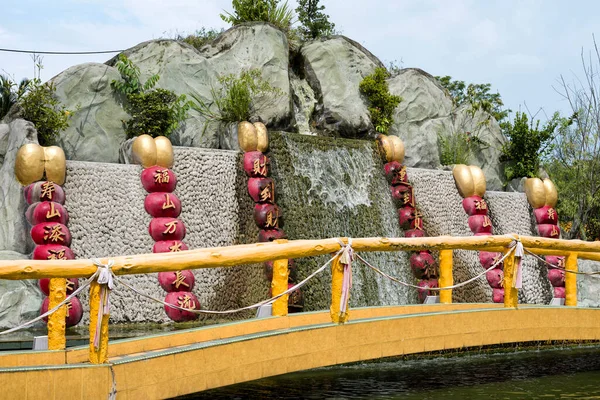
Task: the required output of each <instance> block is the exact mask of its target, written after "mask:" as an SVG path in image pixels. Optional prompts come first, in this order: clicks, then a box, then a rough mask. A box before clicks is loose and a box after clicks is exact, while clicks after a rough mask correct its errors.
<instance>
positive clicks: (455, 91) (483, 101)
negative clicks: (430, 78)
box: [435, 75, 510, 124]
mask: <svg viewBox="0 0 600 400" xmlns="http://www.w3.org/2000/svg"><path fill="white" fill-rule="evenodd" d="M435 78H436V79H437V80H438V81H439V82H440V83H441V84H442V86H443V87H444V88H445V89H446V90H448V94H449V95H450V97H452V102H453V103H454V106H455V107H460V106H462V105H464V104H470V105H471V107H472V108H473V110H474V111H477V110H479V109H481V110H483V111H486V112H488V113H489V114H491V115H492V116H493V117H494V118H495V119H496V121H498V123H500V124H501V123H502V122H503V121H504V119H505V118H506V117H507V116H508V114H509V113H510V110H505V109H503V107H504V103H503V102H502V97H501V96H500V93H498V92H496V93H491V90H492V85H491V84H489V83H469V84H468V85H467V84H466V83H465V82H464V81H453V80H452V77H451V76H448V75H446V76H436V77H435Z"/></svg>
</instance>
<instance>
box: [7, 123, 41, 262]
mask: <svg viewBox="0 0 600 400" xmlns="http://www.w3.org/2000/svg"><path fill="white" fill-rule="evenodd" d="M0 132H4V133H3V134H1V135H0V150H1V151H2V152H3V154H2V155H3V160H4V162H3V163H2V167H0V250H10V251H14V252H17V253H20V254H26V253H28V252H29V250H30V249H31V247H32V246H31V245H30V238H29V225H28V223H27V221H26V219H25V209H26V205H27V203H26V202H25V199H24V197H23V188H22V186H21V184H20V183H19V182H18V181H17V179H16V178H15V160H16V156H17V151H18V150H19V147H21V146H22V145H24V144H27V143H37V131H36V130H35V128H34V127H33V124H32V123H31V122H28V121H25V120H22V119H15V120H13V121H12V122H11V123H10V124H8V130H7V129H6V125H5V124H2V125H0Z"/></svg>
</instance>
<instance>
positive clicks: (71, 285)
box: [38, 278, 79, 296]
mask: <svg viewBox="0 0 600 400" xmlns="http://www.w3.org/2000/svg"><path fill="white" fill-rule="evenodd" d="M38 285H39V287H40V290H41V291H42V293H44V294H45V295H46V296H48V295H49V294H50V278H42V279H40V280H39V281H38ZM78 287H79V279H77V278H69V279H67V294H71V293H73V292H74V291H75V290H77V288H78Z"/></svg>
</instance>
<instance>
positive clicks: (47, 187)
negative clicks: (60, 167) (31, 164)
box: [40, 181, 54, 200]
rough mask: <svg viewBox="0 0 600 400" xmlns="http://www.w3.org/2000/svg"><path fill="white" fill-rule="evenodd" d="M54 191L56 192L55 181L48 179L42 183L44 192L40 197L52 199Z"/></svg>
mask: <svg viewBox="0 0 600 400" xmlns="http://www.w3.org/2000/svg"><path fill="white" fill-rule="evenodd" d="M52 193H54V183H52V182H50V181H48V182H44V183H42V194H41V195H40V198H45V199H48V200H52Z"/></svg>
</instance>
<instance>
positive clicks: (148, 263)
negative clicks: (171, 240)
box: [0, 235, 600, 280]
mask: <svg viewBox="0 0 600 400" xmlns="http://www.w3.org/2000/svg"><path fill="white" fill-rule="evenodd" d="M514 237H519V238H520V240H521V242H522V243H523V246H524V247H525V248H528V249H530V250H532V251H534V252H535V253H537V254H542V255H544V254H546V255H547V254H560V255H567V254H568V253H570V252H578V257H579V258H583V259H590V260H599V261H600V242H584V241H581V240H559V239H546V238H539V237H531V236H518V235H496V236H469V237H452V236H436V237H423V238H385V237H375V238H359V239H353V241H352V247H353V248H354V249H355V250H356V251H415V250H425V249H427V250H443V249H463V250H486V251H504V250H505V249H506V247H508V246H509V245H510V243H511V242H512V241H513V238H514ZM342 239H343V240H344V241H346V240H347V239H345V238H342ZM339 249H340V245H339V243H338V242H337V239H335V238H332V239H320V240H291V241H288V242H286V243H272V242H270V243H255V244H245V245H236V246H228V247H211V248H203V249H197V250H188V251H182V252H177V253H157V254H139V255H129V256H120V257H111V258H110V259H111V260H113V261H114V266H113V268H112V270H113V272H114V273H115V274H116V275H129V274H146V273H154V272H161V271H177V270H182V269H199V268H216V267H233V266H238V265H244V264H255V263H261V262H265V261H270V260H277V259H285V258H301V257H312V256H319V255H323V254H329V253H332V252H335V251H337V250H339ZM107 260H108V259H107V258H102V259H101V261H102V262H107ZM95 271H96V267H95V266H94V264H93V262H92V260H89V259H78V260H10V261H0V279H13V280H20V279H40V278H46V277H53V278H81V277H88V276H91V275H92V274H93V273H94V272H95Z"/></svg>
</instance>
